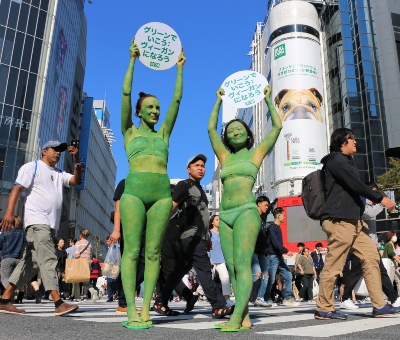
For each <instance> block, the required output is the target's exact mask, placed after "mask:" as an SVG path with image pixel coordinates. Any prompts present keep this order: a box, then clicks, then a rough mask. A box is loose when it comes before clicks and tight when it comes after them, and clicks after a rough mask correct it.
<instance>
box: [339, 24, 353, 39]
mask: <svg viewBox="0 0 400 340" xmlns="http://www.w3.org/2000/svg"><path fill="white" fill-rule="evenodd" d="M342 35H343V37H351V36H352V35H353V34H352V31H351V27H350V25H342Z"/></svg>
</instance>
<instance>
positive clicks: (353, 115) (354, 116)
mask: <svg viewBox="0 0 400 340" xmlns="http://www.w3.org/2000/svg"><path fill="white" fill-rule="evenodd" d="M350 119H351V121H352V122H363V121H364V120H363V112H362V109H361V108H360V107H350Z"/></svg>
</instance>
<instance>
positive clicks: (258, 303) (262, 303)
mask: <svg viewBox="0 0 400 340" xmlns="http://www.w3.org/2000/svg"><path fill="white" fill-rule="evenodd" d="M254 306H259V307H272V305H270V304H269V303H267V302H265V301H264V299H263V298H261V299H259V298H257V300H256V301H254Z"/></svg>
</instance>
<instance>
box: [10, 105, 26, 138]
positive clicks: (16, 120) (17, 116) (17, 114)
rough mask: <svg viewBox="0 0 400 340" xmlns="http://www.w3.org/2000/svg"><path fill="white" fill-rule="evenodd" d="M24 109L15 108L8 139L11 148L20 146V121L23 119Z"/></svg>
mask: <svg viewBox="0 0 400 340" xmlns="http://www.w3.org/2000/svg"><path fill="white" fill-rule="evenodd" d="M22 111H23V110H22V109H21V108H17V107H15V108H14V114H13V120H12V123H11V124H10V125H11V126H10V137H9V138H8V145H9V146H18V139H19V130H20V120H21V119H22Z"/></svg>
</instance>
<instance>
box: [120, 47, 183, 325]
mask: <svg viewBox="0 0 400 340" xmlns="http://www.w3.org/2000/svg"><path fill="white" fill-rule="evenodd" d="M138 56H139V49H138V47H137V45H136V44H135V43H134V40H132V43H131V47H130V61H129V66H128V70H127V72H126V75H125V78H124V84H123V93H122V108H121V129H122V134H123V136H124V146H125V150H126V154H127V156H128V160H129V173H128V176H127V177H126V180H125V191H124V194H123V195H122V197H121V201H120V211H121V220H122V228H123V233H124V242H125V247H124V253H123V256H122V261H121V272H122V283H123V285H124V291H125V295H126V301H127V305H128V322H123V325H124V326H125V327H128V328H133V329H140V328H150V327H153V325H152V322H151V320H150V313H149V312H150V301H151V297H152V294H153V291H154V287H155V285H156V282H157V278H158V274H159V270H160V249H161V243H162V239H163V236H164V232H165V229H166V227H167V224H168V220H169V217H170V214H171V209H172V199H171V191H170V182H169V178H168V175H167V161H168V144H169V138H170V135H171V132H172V129H173V127H174V124H175V121H176V117H177V115H178V110H179V104H180V101H181V99H182V84H183V80H182V73H183V65H184V63H185V60H186V59H185V57H184V54H183V52H182V53H181V54H180V55H179V58H178V62H177V68H178V74H177V78H176V83H175V90H174V96H173V99H172V102H171V104H170V106H169V108H168V111H167V115H166V118H165V121H164V123H163V124H162V125H161V127H160V128H159V130H158V131H156V130H155V129H154V126H155V125H156V123H157V122H158V119H159V116H160V104H159V102H158V100H157V98H156V97H155V96H153V95H149V94H144V93H142V92H141V93H140V94H139V100H138V101H137V103H136V107H135V115H136V116H137V117H139V118H140V126H139V127H138V128H137V127H135V125H133V122H132V103H131V91H132V78H133V70H134V65H135V61H136V58H138ZM144 229H145V230H146V242H145V272H144V285H145V286H144V299H143V306H142V312H141V315H140V316H139V314H138V313H137V312H136V305H135V290H136V287H135V285H136V268H137V263H138V257H139V253H140V245H141V240H142V233H143V230H144Z"/></svg>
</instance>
